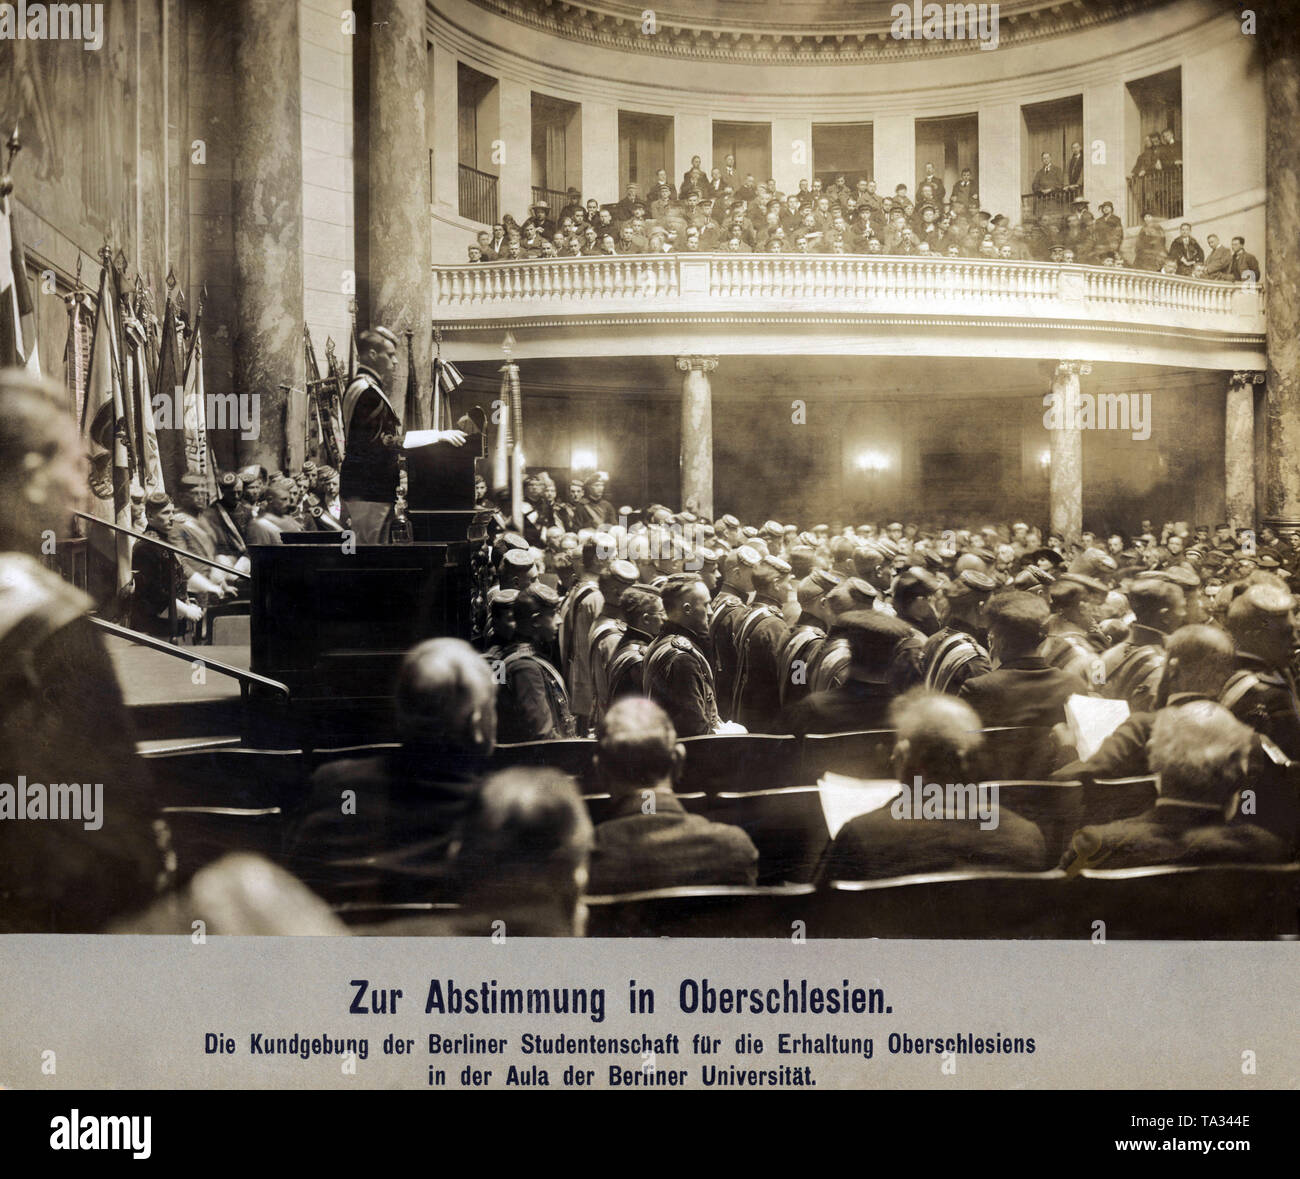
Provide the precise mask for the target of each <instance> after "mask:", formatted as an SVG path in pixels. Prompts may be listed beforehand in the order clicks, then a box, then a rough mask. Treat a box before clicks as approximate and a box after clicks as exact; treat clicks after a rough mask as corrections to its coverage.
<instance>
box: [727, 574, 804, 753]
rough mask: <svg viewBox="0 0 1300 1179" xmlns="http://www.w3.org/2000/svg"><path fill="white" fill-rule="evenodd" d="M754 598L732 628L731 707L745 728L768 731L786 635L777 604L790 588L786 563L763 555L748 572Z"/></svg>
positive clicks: (775, 707)
mask: <svg viewBox="0 0 1300 1179" xmlns="http://www.w3.org/2000/svg"><path fill="white" fill-rule="evenodd" d="M753 580H754V600H753V602H752V603H751V604H750V607H749V610H748V612H747V613H746V614H745V616H744V618H743V619H742V620H741V622H740V624H739V626H738V627H736V629H735V631H734V635H735V644H736V656H737V662H736V682H735V684H734V686H733V688H732V701H733V703H732V712H733V714H734V717H735V719H736V720H737V721H738V722H739V723H740V724H742V725H744V726H745V728H746V729H747V730H748V731H749V732H751V733H765V732H772V731H773V729H772V727H771V726H772V725H773V724H774V723H775V722H776V719H777V715H778V714H779V713H780V711H781V684H780V679H779V676H780V655H781V648H782V647H783V646H784V645H785V641H786V639H787V638H788V637H789V634H790V628H789V625H788V624H787V623H786V620H785V616H784V614H783V612H782V611H783V608H784V606H785V603H786V598H787V597H788V591H789V588H790V566H789V564H788V563H787V562H786V561H784V560H783V559H782V558H780V557H777V556H768V557H764V558H763V560H762V561H761V562H760V563H759V564H758V566H757V567H756V568H755V569H754V571H753Z"/></svg>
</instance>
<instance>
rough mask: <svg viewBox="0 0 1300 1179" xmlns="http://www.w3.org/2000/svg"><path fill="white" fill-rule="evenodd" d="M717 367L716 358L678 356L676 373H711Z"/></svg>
mask: <svg viewBox="0 0 1300 1179" xmlns="http://www.w3.org/2000/svg"><path fill="white" fill-rule="evenodd" d="M717 367H718V358H717V357H716V356H679V357H678V358H677V368H678V371H680V372H684V373H689V372H701V373H711V372H713V371H714V370H715V369H716V368H717Z"/></svg>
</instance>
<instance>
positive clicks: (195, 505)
mask: <svg viewBox="0 0 1300 1179" xmlns="http://www.w3.org/2000/svg"><path fill="white" fill-rule="evenodd" d="M182 486H183V490H182V491H181V493H180V494H179V495H178V496H177V497H176V498H175V499H173V498H172V497H171V496H169V495H167V494H166V493H165V492H161V491H158V492H153V493H152V494H150V495H148V496H142V497H140V501H139V503H138V504H137V505H136V508H137V512H136V515H137V516H138V530H139V531H141V532H143V533H144V534H145V535H146V536H148V537H151V538H153V539H156V540H159V541H163V542H164V543H166V544H169V545H172V546H174V547H176V548H179V549H183V550H184V551H185V552H187V553H190V554H192V555H193V557H194V558H197V559H193V560H191V559H187V558H185V557H179V558H177V559H176V560H175V561H173V560H172V556H171V555H169V554H168V552H167V550H165V549H162V548H160V547H159V546H157V545H151V544H147V543H141V542H137V543H136V544H135V545H134V546H133V549H132V579H131V582H130V584H129V585H127V586H126V587H125V590H124V592H123V594H122V595H121V596H120V600H119V602H118V604H117V611H118V614H119V617H120V618H121V620H122V621H124V622H126V623H127V624H128V625H130V626H131V627H132V628H134V629H135V630H140V631H143V632H144V633H146V634H151V635H155V636H158V637H166V636H168V635H171V636H174V637H175V636H180V635H185V634H195V633H198V631H199V628H200V627H201V624H202V622H203V619H204V614H205V612H206V611H207V610H208V609H209V607H210V606H212V605H214V604H218V603H222V602H226V603H229V602H231V601H237V600H241V599H243V598H246V597H247V593H246V589H245V587H246V584H247V583H246V581H244V580H243V578H241V577H240V575H241V574H242V575H247V574H248V572H249V559H248V546H249V545H250V544H281V543H283V541H282V539H281V538H282V535H283V534H284V533H286V532H311V531H334V532H341V531H342V530H343V528H344V519H343V509H342V501H341V499H340V498H339V473H338V471H337V470H335V468H333V467H330V466H327V465H323V464H319V465H318V464H317V463H315V462H313V461H311V460H308V461H307V462H305V463H304V464H303V465H302V467H301V468H300V469H299V470H297V471H294V472H284V471H276V472H268V471H267V470H266V468H265V467H261V466H257V465H253V466H248V467H244V468H243V469H241V470H239V471H226V472H224V473H222V474H221V475H220V476H219V477H218V479H217V494H216V495H215V497H210V496H209V494H208V491H207V488H206V486H205V483H204V481H203V480H202V479H200V478H198V477H195V476H190V475H186V476H184V477H183V479H182Z"/></svg>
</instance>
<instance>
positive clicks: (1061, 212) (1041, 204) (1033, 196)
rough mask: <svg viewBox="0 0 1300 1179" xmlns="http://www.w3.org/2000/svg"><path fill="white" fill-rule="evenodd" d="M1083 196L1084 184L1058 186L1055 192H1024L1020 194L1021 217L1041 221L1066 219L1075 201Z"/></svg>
mask: <svg viewBox="0 0 1300 1179" xmlns="http://www.w3.org/2000/svg"><path fill="white" fill-rule="evenodd" d="M1082 196H1083V185H1081V184H1080V185H1074V186H1071V187H1069V188H1058V189H1057V190H1056V191H1055V192H1043V193H1039V192H1022V193H1021V194H1020V219H1021V220H1022V221H1023V220H1026V219H1027V218H1030V217H1034V218H1037V219H1038V220H1039V221H1042V220H1044V219H1046V220H1048V221H1064V220H1065V218H1066V217H1067V216H1069V213H1070V210H1071V209H1072V208H1073V207H1074V202H1075V201H1077V200H1079V199H1081V198H1082Z"/></svg>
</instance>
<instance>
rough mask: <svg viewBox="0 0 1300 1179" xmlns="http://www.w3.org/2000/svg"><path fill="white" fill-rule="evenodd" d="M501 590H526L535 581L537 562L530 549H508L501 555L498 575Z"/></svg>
mask: <svg viewBox="0 0 1300 1179" xmlns="http://www.w3.org/2000/svg"><path fill="white" fill-rule="evenodd" d="M498 577H499V581H500V585H501V588H502V589H515V590H522V589H527V588H528V587H529V586H530V585H532V584H533V582H535V581H536V580H537V562H536V560H535V559H534V557H533V551H532V549H530V548H529V549H519V548H509V549H506V551H505V552H504V553H502V554H501V566H500V572H499V574H498Z"/></svg>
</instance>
